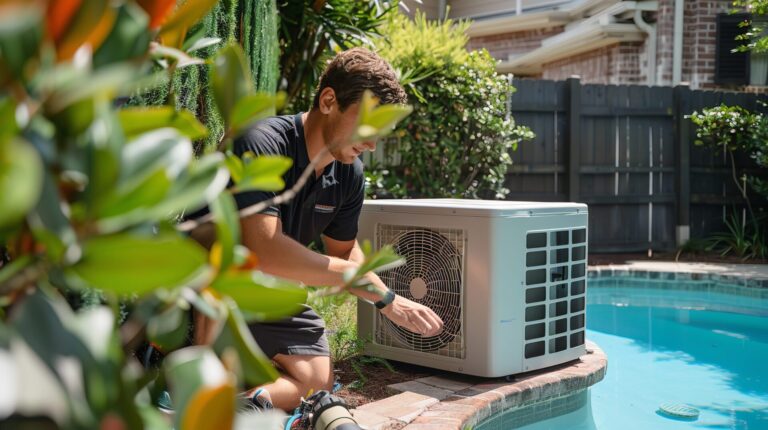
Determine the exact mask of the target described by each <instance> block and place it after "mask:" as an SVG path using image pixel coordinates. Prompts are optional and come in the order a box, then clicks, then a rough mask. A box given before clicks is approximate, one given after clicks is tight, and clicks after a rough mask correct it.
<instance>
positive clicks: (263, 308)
mask: <svg viewBox="0 0 768 430" xmlns="http://www.w3.org/2000/svg"><path fill="white" fill-rule="evenodd" d="M211 288H212V289H214V290H216V291H218V292H219V293H221V294H224V295H226V296H229V297H231V298H232V299H234V300H235V302H236V303H237V305H238V307H239V308H240V309H242V310H243V311H244V312H246V313H247V314H248V316H250V317H252V319H255V320H258V321H271V320H278V319H281V318H284V317H287V316H291V315H295V314H297V313H298V312H299V311H301V310H302V309H303V307H304V304H305V303H306V302H307V290H306V289H305V288H303V287H301V286H300V285H299V284H296V283H294V282H291V281H287V280H283V279H279V278H275V277H273V276H269V275H265V274H264V273H261V272H258V271H253V272H241V271H230V272H226V273H222V274H220V275H219V276H218V277H217V278H216V279H215V280H214V281H213V283H212V284H211Z"/></svg>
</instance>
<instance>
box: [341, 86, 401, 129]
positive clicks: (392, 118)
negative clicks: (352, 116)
mask: <svg viewBox="0 0 768 430" xmlns="http://www.w3.org/2000/svg"><path fill="white" fill-rule="evenodd" d="M377 104H378V101H377V100H376V98H375V97H374V96H373V93H371V92H370V91H369V90H365V92H363V97H362V100H361V101H360V111H359V113H358V119H357V120H358V124H357V129H356V130H355V133H354V135H353V137H352V140H353V141H363V140H371V139H375V138H378V137H382V136H386V135H388V134H389V133H391V132H392V131H393V130H394V128H395V126H396V125H397V123H398V122H400V121H401V120H402V119H403V118H405V117H406V116H408V115H409V114H410V113H411V112H412V111H413V107H411V106H408V105H394V104H389V105H383V106H378V107H377V106H376V105H377Z"/></svg>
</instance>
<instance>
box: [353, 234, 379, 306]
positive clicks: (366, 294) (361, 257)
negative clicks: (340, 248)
mask: <svg viewBox="0 0 768 430" xmlns="http://www.w3.org/2000/svg"><path fill="white" fill-rule="evenodd" d="M343 258H346V259H347V260H349V261H351V262H353V263H357V264H362V263H363V261H365V254H363V250H362V249H360V246H359V245H358V244H357V242H355V245H354V246H353V247H352V249H350V250H349V253H348V254H347V255H345V256H343ZM366 278H367V279H368V281H370V283H371V286H372V287H373V289H375V291H366V290H363V289H359V288H352V289H350V290H349V292H350V293H351V294H354V295H355V296H357V297H360V298H361V299H363V300H367V301H369V302H376V301H379V300H381V299H382V298H383V297H384V293H386V292H387V289H388V288H387V286H386V285H385V284H384V281H382V280H381V278H379V276H378V275H376V274H375V273H373V272H371V273H368V274H367V275H366Z"/></svg>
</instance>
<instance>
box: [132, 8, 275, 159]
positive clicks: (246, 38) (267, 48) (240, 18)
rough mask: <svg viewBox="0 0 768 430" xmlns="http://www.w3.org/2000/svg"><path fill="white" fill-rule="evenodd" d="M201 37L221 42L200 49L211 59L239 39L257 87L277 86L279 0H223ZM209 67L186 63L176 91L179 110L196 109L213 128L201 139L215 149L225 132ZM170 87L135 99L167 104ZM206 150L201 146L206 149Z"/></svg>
mask: <svg viewBox="0 0 768 430" xmlns="http://www.w3.org/2000/svg"><path fill="white" fill-rule="evenodd" d="M201 26H202V29H200V28H198V29H192V30H191V32H193V33H194V32H195V31H196V30H198V31H202V37H218V38H221V39H222V43H220V44H219V45H216V46H212V47H208V48H205V49H201V50H200V51H197V52H195V53H194V54H195V56H197V57H200V58H209V57H210V56H212V55H213V54H214V52H215V51H216V49H217V48H218V47H220V46H222V45H223V44H225V43H227V42H232V41H236V42H238V43H239V44H240V45H241V46H242V47H243V50H244V51H245V54H246V57H247V59H248V63H249V65H250V68H251V78H252V80H253V84H254V87H255V88H256V89H257V90H258V91H268V92H274V91H275V89H276V88H277V79H278V58H279V47H278V39H277V31H278V18H277V5H276V0H221V1H220V2H219V3H218V4H217V5H216V6H215V7H214V8H213V10H211V12H210V13H209V14H208V16H206V17H205V18H204V19H203V21H202V23H201ZM208 67H209V66H207V65H197V66H189V67H185V68H183V69H181V70H178V71H176V72H175V73H174V76H173V84H172V85H173V91H174V94H175V102H176V108H177V109H187V110H190V111H191V112H193V113H194V114H195V115H196V116H197V117H198V118H199V119H200V120H201V121H202V122H203V123H204V124H205V125H206V127H208V132H209V134H208V137H207V138H206V139H205V140H204V141H201V142H200V143H201V144H203V146H204V147H205V148H212V147H215V145H216V144H217V143H218V141H219V140H220V139H221V137H222V136H223V134H224V125H223V121H222V119H221V116H220V115H219V112H218V110H217V109H216V106H215V104H214V102H213V94H212V92H211V91H212V90H211V87H210V86H209V85H208ZM168 91H169V88H168V86H166V87H163V88H159V89H156V90H154V91H151V92H149V93H146V94H142V95H140V96H137V97H135V98H134V99H133V100H132V101H131V103H132V104H137V105H146V106H152V105H162V104H165V103H167V100H168ZM203 149H204V148H198V150H203Z"/></svg>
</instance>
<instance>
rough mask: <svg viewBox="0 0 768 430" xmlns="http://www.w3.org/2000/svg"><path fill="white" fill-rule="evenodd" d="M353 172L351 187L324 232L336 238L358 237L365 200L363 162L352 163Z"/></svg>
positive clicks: (351, 238)
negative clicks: (358, 223) (359, 222)
mask: <svg viewBox="0 0 768 430" xmlns="http://www.w3.org/2000/svg"><path fill="white" fill-rule="evenodd" d="M352 170H353V174H352V175H350V176H352V177H351V178H350V180H349V181H350V185H351V186H350V188H349V191H348V192H347V193H345V196H344V202H343V203H342V205H341V208H339V211H338V212H337V213H336V216H334V217H333V220H332V221H331V223H330V224H328V226H327V227H326V228H325V231H323V234H324V235H326V236H328V237H330V238H331V239H335V240H342V241H347V240H354V239H355V238H357V222H358V221H359V219H360V211H362V209H363V200H365V177H364V175H363V164H362V163H361V162H360V161H359V160H356V161H355V163H354V164H353V165H352Z"/></svg>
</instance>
